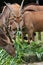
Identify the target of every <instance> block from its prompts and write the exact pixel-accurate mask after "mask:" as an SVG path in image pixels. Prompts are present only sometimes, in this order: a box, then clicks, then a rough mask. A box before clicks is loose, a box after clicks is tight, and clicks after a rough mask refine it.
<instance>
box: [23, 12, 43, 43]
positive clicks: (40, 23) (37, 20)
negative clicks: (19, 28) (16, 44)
mask: <svg viewBox="0 0 43 65" xmlns="http://www.w3.org/2000/svg"><path fill="white" fill-rule="evenodd" d="M23 19H24V23H25V26H26V28H27V30H28V32H27V33H28V41H29V42H30V39H32V40H34V38H33V32H42V31H43V11H37V12H31V11H26V12H25V13H24V16H23Z"/></svg>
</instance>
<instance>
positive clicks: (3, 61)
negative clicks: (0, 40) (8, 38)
mask: <svg viewBox="0 0 43 65" xmlns="http://www.w3.org/2000/svg"><path fill="white" fill-rule="evenodd" d="M18 33H19V34H18ZM20 34H21V32H19V31H18V32H17V34H16V40H13V42H14V46H15V49H16V56H15V57H12V56H10V55H9V54H8V53H7V52H6V51H5V50H3V49H1V48H0V65H20V64H22V63H24V62H25V61H24V60H23V58H22V57H23V56H24V55H33V54H36V55H37V58H38V59H39V61H42V55H43V41H41V42H39V41H38V40H37V36H36V40H37V41H35V42H31V44H30V45H28V44H27V42H26V41H25V40H24V41H23V42H22V37H21V36H20ZM42 35H43V33H42ZM42 39H43V36H42Z"/></svg>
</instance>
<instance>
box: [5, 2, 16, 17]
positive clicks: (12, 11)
mask: <svg viewBox="0 0 43 65" xmlns="http://www.w3.org/2000/svg"><path fill="white" fill-rule="evenodd" d="M4 3H5V4H6V6H7V7H8V8H9V10H10V11H11V13H12V15H13V16H15V13H14V10H13V8H11V7H10V5H11V4H9V3H6V2H5V1H4Z"/></svg>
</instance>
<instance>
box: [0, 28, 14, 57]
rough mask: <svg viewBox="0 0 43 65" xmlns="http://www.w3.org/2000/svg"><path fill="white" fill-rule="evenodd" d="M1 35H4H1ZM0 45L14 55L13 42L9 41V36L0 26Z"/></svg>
mask: <svg viewBox="0 0 43 65" xmlns="http://www.w3.org/2000/svg"><path fill="white" fill-rule="evenodd" d="M2 35H3V36H4V37H2ZM0 47H2V48H3V49H5V50H6V51H7V52H8V53H9V54H10V55H12V56H15V49H14V44H13V43H12V42H11V41H10V39H9V37H8V36H7V35H6V34H5V32H4V31H3V30H2V29H1V28H0Z"/></svg>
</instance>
